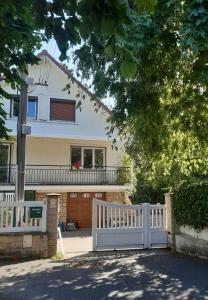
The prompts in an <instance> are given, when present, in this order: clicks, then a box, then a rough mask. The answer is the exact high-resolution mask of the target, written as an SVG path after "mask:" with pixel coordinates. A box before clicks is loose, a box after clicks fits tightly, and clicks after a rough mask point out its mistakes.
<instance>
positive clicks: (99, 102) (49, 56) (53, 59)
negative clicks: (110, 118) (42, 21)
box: [37, 50, 111, 114]
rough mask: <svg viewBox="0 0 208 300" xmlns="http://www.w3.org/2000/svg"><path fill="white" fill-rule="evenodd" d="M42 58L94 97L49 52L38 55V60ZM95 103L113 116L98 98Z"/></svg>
mask: <svg viewBox="0 0 208 300" xmlns="http://www.w3.org/2000/svg"><path fill="white" fill-rule="evenodd" d="M42 56H46V57H48V58H49V59H50V60H51V61H52V62H53V63H54V64H55V65H56V66H57V67H58V68H59V69H60V70H61V71H62V72H64V73H65V74H66V75H67V76H68V77H70V78H71V79H72V80H73V81H74V82H76V84H77V85H78V86H79V87H80V88H81V89H83V90H84V91H85V93H86V94H88V95H89V96H90V97H92V96H93V94H92V92H90V91H89V90H88V89H87V88H86V87H85V86H84V85H83V84H82V83H81V82H80V81H79V80H78V79H76V78H75V77H74V76H73V75H72V74H71V72H70V71H69V70H68V69H67V68H65V67H64V66H63V65H62V64H61V63H60V62H58V61H57V60H56V59H55V58H54V57H53V56H52V55H50V54H49V53H48V51H47V50H42V51H41V52H40V53H38V54H37V57H38V58H41V57H42ZM95 101H96V102H97V104H98V105H99V106H100V107H102V108H103V109H104V110H105V111H106V112H107V113H109V114H111V110H110V108H109V107H107V106H106V105H105V104H104V103H103V102H102V101H101V100H100V99H99V98H98V97H96V98H95Z"/></svg>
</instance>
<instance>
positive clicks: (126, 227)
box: [92, 199, 167, 251]
mask: <svg viewBox="0 0 208 300" xmlns="http://www.w3.org/2000/svg"><path fill="white" fill-rule="evenodd" d="M92 237H93V251H96V250H112V249H149V248H167V230H166V208H165V205H161V204H157V205H150V204H142V205H118V204H113V203H109V202H106V201H101V200H97V199H93V213H92Z"/></svg>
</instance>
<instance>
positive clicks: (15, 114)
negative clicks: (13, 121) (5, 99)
mask: <svg viewBox="0 0 208 300" xmlns="http://www.w3.org/2000/svg"><path fill="white" fill-rule="evenodd" d="M18 114H19V99H13V117H18Z"/></svg>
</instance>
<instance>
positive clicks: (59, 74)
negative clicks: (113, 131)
mask: <svg viewBox="0 0 208 300" xmlns="http://www.w3.org/2000/svg"><path fill="white" fill-rule="evenodd" d="M47 64H48V62H47ZM49 67H50V66H49ZM45 68H46V67H45ZM42 73H43V68H42ZM29 77H33V78H34V80H35V82H38V81H39V77H40V66H38V65H36V66H32V67H30V68H29ZM67 83H71V89H70V94H68V92H67V91H64V90H63V89H64V88H65V86H66V84H67ZM2 88H4V89H6V90H7V92H8V93H10V94H16V91H14V90H12V89H11V88H10V87H8V86H6V85H5V84H4V83H2ZM78 94H81V95H85V99H84V100H83V101H82V107H81V112H80V110H79V109H77V110H76V121H75V122H65V121H50V98H59V99H66V100H75V101H77V102H78V101H79V100H80V97H77V95H78ZM29 96H37V97H38V117H37V120H28V123H29V124H30V125H31V126H32V136H38V137H57V138H75V139H87V140H89V139H91V140H108V137H107V135H106V130H105V128H106V126H107V118H108V117H109V114H108V113H107V112H106V111H105V110H104V109H103V108H100V109H99V111H98V112H97V113H96V112H95V111H94V102H91V101H90V97H89V95H88V94H87V93H86V92H84V91H83V90H82V89H81V88H79V87H78V85H77V84H76V83H73V84H72V82H71V80H69V79H68V76H67V75H66V74H65V73H64V72H63V71H62V70H60V68H58V66H56V65H55V64H52V65H51V69H50V76H49V79H48V86H40V85H36V86H35V87H33V88H30V89H29ZM4 103H5V109H6V111H7V113H8V120H7V127H8V128H10V129H12V130H13V133H14V134H15V132H16V120H15V118H9V112H10V101H8V100H5V101H4Z"/></svg>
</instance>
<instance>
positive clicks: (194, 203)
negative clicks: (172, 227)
mask: <svg viewBox="0 0 208 300" xmlns="http://www.w3.org/2000/svg"><path fill="white" fill-rule="evenodd" d="M173 207H174V212H175V217H176V221H177V223H178V224H179V225H182V226H191V227H193V228H195V229H196V230H201V229H203V228H204V227H205V226H207V225H208V181H207V180H202V181H199V180H197V181H194V182H193V181H184V182H182V183H181V184H179V185H178V186H177V187H176V188H174V190H173Z"/></svg>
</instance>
